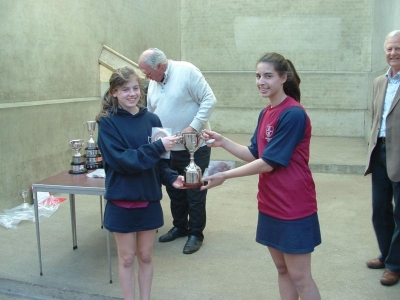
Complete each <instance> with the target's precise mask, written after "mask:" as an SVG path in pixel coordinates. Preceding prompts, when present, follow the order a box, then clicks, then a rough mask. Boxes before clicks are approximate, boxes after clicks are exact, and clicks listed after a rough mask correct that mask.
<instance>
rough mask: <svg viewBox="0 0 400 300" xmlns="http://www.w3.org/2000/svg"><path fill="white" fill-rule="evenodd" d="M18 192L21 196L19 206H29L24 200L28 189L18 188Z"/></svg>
mask: <svg viewBox="0 0 400 300" xmlns="http://www.w3.org/2000/svg"><path fill="white" fill-rule="evenodd" d="M18 194H19V197H20V198H21V200H22V205H21V207H22V208H29V206H30V205H29V203H27V202H26V197H28V194H29V190H20V191H19V192H18Z"/></svg>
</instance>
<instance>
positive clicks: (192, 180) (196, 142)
mask: <svg viewBox="0 0 400 300" xmlns="http://www.w3.org/2000/svg"><path fill="white" fill-rule="evenodd" d="M176 135H177V136H178V137H179V141H178V143H180V144H183V145H184V146H185V148H186V150H187V151H189V154H190V163H189V165H188V166H187V167H186V168H185V174H184V177H185V183H184V184H183V185H184V187H186V188H199V187H201V186H202V185H203V183H202V182H201V177H202V171H201V169H200V167H199V166H198V165H196V164H195V162H194V153H195V152H196V151H197V149H199V147H200V144H201V139H202V137H203V136H202V134H201V133H199V132H178V133H177V134H176Z"/></svg>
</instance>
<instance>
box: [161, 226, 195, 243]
mask: <svg viewBox="0 0 400 300" xmlns="http://www.w3.org/2000/svg"><path fill="white" fill-rule="evenodd" d="M187 235H188V234H187V233H182V232H181V231H179V229H178V228H177V227H172V228H171V229H170V230H169V231H168V232H167V233H166V234H163V235H162V236H160V238H159V239H158V241H159V242H160V243H166V242H172V241H173V240H176V239H177V238H179V237H183V236H187Z"/></svg>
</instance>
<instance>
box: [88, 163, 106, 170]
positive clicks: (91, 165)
mask: <svg viewBox="0 0 400 300" xmlns="http://www.w3.org/2000/svg"><path fill="white" fill-rule="evenodd" d="M85 168H86V169H88V170H96V169H102V168H103V163H102V162H96V163H91V162H86V164H85Z"/></svg>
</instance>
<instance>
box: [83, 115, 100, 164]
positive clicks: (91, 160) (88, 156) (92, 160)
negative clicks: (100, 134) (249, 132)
mask: <svg viewBox="0 0 400 300" xmlns="http://www.w3.org/2000/svg"><path fill="white" fill-rule="evenodd" d="M83 124H84V125H86V129H87V130H88V131H89V136H90V138H89V141H88V143H87V147H86V148H85V154H84V155H83V158H84V161H85V167H86V169H88V170H93V169H99V168H102V167H103V163H102V158H101V154H100V150H99V148H98V147H97V145H96V142H95V141H94V139H93V134H94V131H95V130H96V121H86V122H83Z"/></svg>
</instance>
